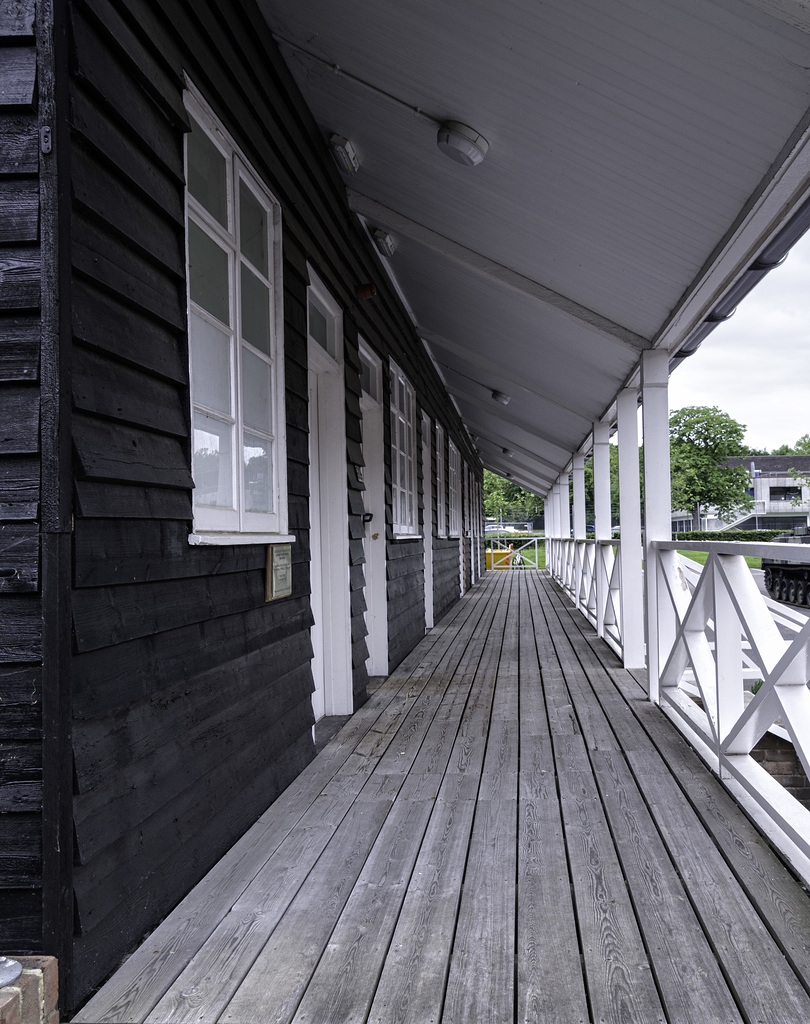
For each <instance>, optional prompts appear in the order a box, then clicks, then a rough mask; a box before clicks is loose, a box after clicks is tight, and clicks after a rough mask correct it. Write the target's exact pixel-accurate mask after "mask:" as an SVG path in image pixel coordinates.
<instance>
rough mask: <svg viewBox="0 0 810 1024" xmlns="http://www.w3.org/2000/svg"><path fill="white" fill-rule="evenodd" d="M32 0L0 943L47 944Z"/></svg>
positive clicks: (11, 180)
mask: <svg viewBox="0 0 810 1024" xmlns="http://www.w3.org/2000/svg"><path fill="white" fill-rule="evenodd" d="M37 59H38V54H37V46H36V39H35V20H34V3H33V0H29V2H24V3H22V2H21V3H16V4H3V5H0V66H2V68H3V74H2V81H0V906H2V908H3V910H2V913H0V951H3V952H4V951H6V950H17V951H19V952H38V951H39V950H40V949H41V948H42V926H43V925H42V910H41V904H42V890H41V884H42V883H41V858H42V827H43V825H42V796H43V778H42V667H41V661H42V628H41V617H42V600H41V591H40V557H39V552H40V528H39V522H40V514H39V513H40V508H39V498H40V454H39V415H40V387H39V362H40V325H41V308H40V291H41V287H40V285H41V260H40V182H39V127H38V113H39V103H38V89H37Z"/></svg>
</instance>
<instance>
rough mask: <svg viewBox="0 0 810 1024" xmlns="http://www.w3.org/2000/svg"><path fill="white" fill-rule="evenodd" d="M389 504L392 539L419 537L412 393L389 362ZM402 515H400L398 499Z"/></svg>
mask: <svg viewBox="0 0 810 1024" xmlns="http://www.w3.org/2000/svg"><path fill="white" fill-rule="evenodd" d="M390 370H391V504H392V512H393V526H394V537H395V538H413V537H418V536H419V510H418V507H417V493H416V391H415V390H414V387H413V385H412V384H411V382H410V381H409V380H408V378H407V377H406V376H405V374H404V373H403V372H402V370H401V369H400V368H399V367H398V366H397V364H396V363H395V362H394V360H393V359H392V360H391V365H390ZM403 498H404V501H405V509H406V512H405V515H404V516H402V515H401V512H402V499H403Z"/></svg>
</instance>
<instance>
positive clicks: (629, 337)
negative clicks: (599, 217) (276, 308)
mask: <svg viewBox="0 0 810 1024" xmlns="http://www.w3.org/2000/svg"><path fill="white" fill-rule="evenodd" d="M348 196H349V205H350V206H351V208H352V209H353V210H354V211H355V213H357V214H359V215H361V216H363V217H368V218H369V219H370V220H373V221H376V222H377V223H381V224H384V225H385V226H386V227H387V228H389V229H390V230H391V231H394V232H396V233H398V234H401V235H404V236H405V237H406V238H410V239H411V241H413V242H418V243H419V244H420V245H423V246H424V247H425V248H426V249H430V250H431V252H435V253H437V254H438V255H440V256H442V257H444V258H445V259H449V260H452V261H453V262H454V263H457V264H459V265H460V266H462V267H464V268H465V269H467V270H471V271H473V272H474V273H476V274H480V275H482V276H483V277H487V278H490V279H491V280H493V281H497V282H498V283H499V284H502V285H504V286H506V287H507V288H512V289H513V290H515V291H518V292H520V293H521V294H523V295H529V296H531V297H532V298H534V299H536V300H537V301H538V302H541V303H543V305H546V306H551V307H553V308H554V309H556V310H557V311H558V312H560V313H563V314H564V315H565V316H567V317H569V318H570V319H572V320H575V321H577V322H578V323H580V324H583V325H585V326H587V327H590V328H592V329H593V330H595V331H598V332H599V333H600V334H603V335H605V336H607V337H609V338H611V339H612V340H613V341H617V342H619V343H620V344H621V345H624V346H625V347H626V348H627V349H628V350H629V351H631V352H633V353H635V354H636V355H638V353H639V352H641V351H643V350H644V349H648V348H650V347H651V343H650V340H649V339H648V338H644V337H642V336H641V335H640V334H636V333H635V332H634V331H631V330H629V329H628V328H627V327H622V326H621V324H617V323H614V322H613V321H612V320H609V319H607V317H603V316H601V315H600V314H599V313H596V312H595V311H594V310H592V309H588V308H587V307H585V306H581V305H580V304H579V303H578V302H575V301H574V300H573V299H569V298H567V297H566V296H565V295H561V294H560V293H559V292H555V291H553V290H552V289H551V288H546V286H545V285H542V284H540V282H539V281H533V280H532V279H531V278H529V277H524V275H523V274H519V273H518V272H517V271H515V270H510V269H509V267H505V266H503V264H501V263H496V262H495V261H494V260H491V259H489V258H488V257H486V256H484V255H482V254H481V253H479V252H475V251H474V250H473V249H468V248H467V247H466V246H463V245H460V244H459V243H458V242H454V241H453V240H452V239H450V238H446V237H445V236H444V235H440V234H439V233H438V232H437V231H432V230H431V229H430V228H427V227H425V226H424V225H423V224H417V223H416V221H413V220H411V219H410V218H409V217H405V216H403V215H402V214H401V213H397V212H396V211H395V210H392V209H391V208H390V207H388V206H384V205H383V204H382V203H378V202H377V201H376V200H374V199H370V198H369V197H368V196H364V195H362V194H361V193H360V192H356V191H354V190H352V189H349V190H348Z"/></svg>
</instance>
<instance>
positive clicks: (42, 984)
mask: <svg viewBox="0 0 810 1024" xmlns="http://www.w3.org/2000/svg"><path fill="white" fill-rule="evenodd" d="M12 956H13V954H12ZM14 959H15V960H17V961H19V963H21V964H22V968H23V972H22V974H21V975H20V977H19V978H17V980H16V981H15V982H14V984H13V985H6V987H5V988H0V1024H59V1011H58V1010H57V1008H56V1007H57V1003H58V1001H59V999H58V996H59V977H58V972H57V966H56V958H55V957H52V956H17V957H14Z"/></svg>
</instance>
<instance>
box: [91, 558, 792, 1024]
mask: <svg viewBox="0 0 810 1024" xmlns="http://www.w3.org/2000/svg"><path fill="white" fill-rule="evenodd" d="M809 980H810V904H809V903H808V897H807V893H806V892H805V891H804V890H803V889H802V887H801V886H800V885H799V884H798V883H797V882H796V881H795V880H794V878H793V877H792V876H791V875H790V874H789V873H788V871H787V870H786V869H785V868H784V867H783V866H782V864H781V862H780V861H779V860H778V859H777V858H776V857H775V856H774V855H773V853H772V852H771V850H770V848H769V847H768V846H767V844H766V843H765V842H764V841H763V840H762V839H761V838H760V837H759V834H758V833H757V832H756V831H755V830H754V829H753V828H752V826H751V825H750V824H749V822H748V820H747V819H746V818H745V816H744V815H743V814H742V813H740V811H739V810H738V809H737V808H736V806H735V805H734V804H733V802H732V801H731V799H730V798H729V797H728V796H727V795H726V793H725V792H724V790H723V789H722V788H721V787H720V785H719V784H718V783H717V782H716V780H715V779H713V778H712V777H711V775H710V774H709V773H708V772H707V771H706V770H705V769H704V768H703V766H702V764H701V762H700V761H699V760H698V758H697V757H696V756H695V755H694V754H693V753H692V751H691V750H690V749H689V748H688V747H687V745H686V744H685V743H684V741H683V740H682V739H681V738H680V737H679V735H678V734H677V733H676V731H675V730H674V729H673V728H672V726H671V725H670V724H669V723H668V722H667V720H666V719H665V717H664V716H663V715H662V713H661V712H660V711H659V710H658V709H657V708H655V707H653V706H652V705H650V704H649V703H648V702H646V700H645V699H644V694H643V692H642V690H641V687H640V686H639V684H638V683H637V682H636V681H635V680H634V679H633V677H632V676H631V675H630V674H628V673H627V672H625V671H624V670H622V669H621V667H620V665H619V662H618V660H617V659H616V658H615V657H614V655H613V654H612V653H611V652H610V651H609V650H608V649H607V648H606V647H605V646H604V645H603V644H602V643H601V642H599V641H598V640H596V638H595V637H594V636H593V633H592V631H591V629H590V627H589V626H588V625H587V623H585V622H584V620H580V617H579V616H577V615H576V613H574V612H573V610H571V609H570V607H569V606H568V605H567V604H566V603H565V602H563V601H562V600H561V598H560V597H559V594H558V591H557V590H556V588H555V587H554V586H553V584H552V583H551V582H550V581H549V579H548V577H547V576H546V575H545V573H542V572H534V571H526V572H512V573H509V572H503V573H489V574H488V575H487V576H486V577H485V578H484V580H482V581H481V583H480V584H478V585H477V586H476V587H475V588H473V591H472V592H471V593H470V594H469V595H467V596H466V597H465V598H464V599H463V601H462V602H461V603H460V605H458V606H457V607H456V609H455V610H454V611H453V612H452V613H451V614H450V615H449V616H448V617H447V618H445V619H444V620H443V621H442V622H441V623H440V624H439V625H438V626H437V627H436V628H435V629H433V630H431V631H430V633H429V634H428V636H427V637H426V638H425V640H424V641H423V643H422V644H420V646H419V648H418V649H417V650H416V651H415V652H413V654H412V655H411V656H409V657H408V659H407V660H406V662H405V663H404V664H403V665H402V666H401V667H400V668H399V669H398V670H397V672H396V673H394V675H393V676H391V678H390V679H389V680H388V681H387V682H386V683H385V684H384V685H383V686H382V687H381V688H380V689H379V690H378V691H377V692H375V694H374V695H373V697H372V698H371V699H370V700H369V702H368V703H367V704H366V705H365V706H364V707H363V708H362V709H361V710H360V711H359V712H358V713H357V714H356V715H355V716H354V717H353V718H352V719H351V721H350V722H349V723H348V724H347V725H346V726H345V727H344V728H343V729H342V731H341V732H340V733H339V734H338V736H337V737H335V739H334V740H332V741H331V743H330V744H329V745H328V746H327V748H326V749H325V750H324V751H323V752H322V753H321V754H319V756H318V758H317V759H316V760H315V761H314V762H313V763H312V764H311V765H310V766H309V768H308V769H307V770H306V771H305V772H304V773H303V775H301V776H300V778H299V779H298V780H297V781H296V782H295V783H294V784H293V785H292V786H291V787H290V788H289V789H288V790H287V791H285V793H284V794H283V795H282V796H281V797H280V798H279V800H277V801H276V803H275V804H274V805H273V806H272V807H271V808H270V809H269V810H268V811H267V813H266V814H265V815H264V816H263V817H262V818H261V819H260V820H259V822H258V823H257V824H256V825H255V827H254V828H253V829H252V830H251V831H250V832H249V833H248V834H247V835H246V836H245V837H244V838H243V839H242V840H241V841H240V842H239V843H238V844H237V845H236V847H234V849H233V850H232V851H231V852H230V853H229V854H228V855H227V856H226V857H225V858H224V859H223V860H222V861H221V862H220V863H219V864H218V865H217V867H216V868H215V869H214V870H213V871H212V872H211V873H210V875H209V876H208V877H207V878H206V879H204V881H203V882H202V883H201V884H200V885H199V886H198V887H197V889H196V890H195V891H194V892H193V893H192V894H191V895H190V896H189V897H188V898H187V899H186V900H185V901H184V902H183V903H182V904H181V905H180V907H178V909H177V910H176V911H175V912H174V913H173V914H172V915H171V917H169V918H168V919H167V920H166V921H165V922H164V923H163V924H162V925H161V926H160V928H158V930H157V931H156V932H154V933H153V934H152V936H151V937H150V939H149V940H148V941H147V942H145V943H144V945H143V946H142V947H141V949H139V950H138V951H137V952H136V953H135V954H134V955H133V956H132V957H131V958H130V959H129V960H128V961H127V963H126V964H125V965H124V966H123V967H122V969H121V970H120V971H119V972H118V973H117V974H116V975H115V976H114V977H113V979H112V980H111V981H110V982H109V983H108V984H107V985H106V986H105V987H104V988H103V989H102V990H101V992H99V993H98V994H97V995H96V996H95V997H94V998H93V1000H92V1001H91V1002H90V1003H89V1004H88V1005H87V1006H86V1007H85V1008H84V1010H83V1011H82V1012H81V1013H80V1014H79V1015H78V1016H77V1017H76V1018H75V1020H76V1021H81V1022H93V1024H108V1022H109V1024H111V1022H139V1024H140V1022H142V1021H148V1022H153V1024H170V1022H172V1024H174V1022H187V1024H192V1022H196V1024H199V1022H203V1024H213V1022H228V1024H247V1022H256V1024H271V1022H281V1021H284V1022H295V1024H304V1022H307V1024H349V1022H352V1024H355V1022H356V1024H361V1022H367V1021H368V1022H375V1024H399V1022H413V1024H451V1022H452V1024H479V1022H480V1024H484V1022H486V1024H513V1022H520V1024H522V1022H526V1021H537V1022H544V1024H546V1022H548V1024H551V1022H555V1024H576V1022H589V1021H593V1022H597V1021H598V1022H600V1024H601V1022H616V1024H619V1022H621V1024H629V1022H635V1021H638V1022H640V1024H653V1022H658V1021H661V1022H668V1024H675V1022H694V1024H720V1022H723V1024H726V1022H728V1024H731V1022H746V1024H756V1022H767V1024H771V1022H773V1024H776V1022H784V1024H804V1022H807V1021H810V996H808V981H809Z"/></svg>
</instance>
